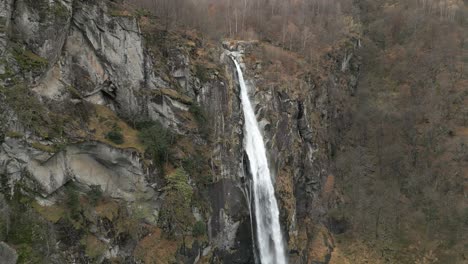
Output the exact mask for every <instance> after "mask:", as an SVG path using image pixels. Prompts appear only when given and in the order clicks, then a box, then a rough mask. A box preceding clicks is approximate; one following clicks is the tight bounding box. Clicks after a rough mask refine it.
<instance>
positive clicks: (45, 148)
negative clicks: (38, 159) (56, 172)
mask: <svg viewBox="0 0 468 264" xmlns="http://www.w3.org/2000/svg"><path fill="white" fill-rule="evenodd" d="M31 146H32V147H33V148H35V149H37V150H40V151H44V152H48V153H56V152H57V149H56V148H55V147H54V146H48V145H44V144H42V143H39V142H33V143H32V144H31Z"/></svg>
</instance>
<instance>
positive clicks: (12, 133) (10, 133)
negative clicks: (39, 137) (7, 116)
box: [5, 131, 24, 138]
mask: <svg viewBox="0 0 468 264" xmlns="http://www.w3.org/2000/svg"><path fill="white" fill-rule="evenodd" d="M5 135H6V136H7V137H10V138H23V137H24V135H23V134H22V133H20V132H16V131H8V132H7V133H6V134H5Z"/></svg>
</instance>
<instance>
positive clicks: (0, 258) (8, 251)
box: [0, 242, 18, 264]
mask: <svg viewBox="0 0 468 264" xmlns="http://www.w3.org/2000/svg"><path fill="white" fill-rule="evenodd" d="M17 260H18V254H17V253H16V251H15V250H14V249H13V248H11V247H10V246H8V245H7V244H6V243H5V242H0V262H1V263H4V264H16V261H17Z"/></svg>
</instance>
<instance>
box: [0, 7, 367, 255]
mask: <svg viewBox="0 0 468 264" xmlns="http://www.w3.org/2000/svg"><path fill="white" fill-rule="evenodd" d="M114 5H115V4H113V3H107V2H100V1H99V2H93V1H84V0H83V1H79V0H74V1H65V0H56V1H45V0H44V1H43V0H41V1H28V0H17V1H8V0H1V1H0V6H2V7H5V8H2V11H1V13H0V18H1V19H0V23H2V24H0V45H1V47H2V52H3V53H2V54H0V55H1V58H0V76H1V78H0V85H1V86H2V89H7V91H23V90H20V89H19V88H17V87H19V86H20V85H26V86H27V88H28V90H33V91H34V93H31V94H28V96H33V97H35V98H37V100H38V101H39V102H41V104H44V105H46V106H47V110H45V111H46V112H47V113H50V112H54V111H57V110H54V109H55V108H54V107H56V106H57V105H58V106H60V107H62V108H60V107H59V109H63V108H68V109H71V113H67V115H71V116H74V115H76V114H77V113H78V111H76V110H77V109H78V105H80V104H85V103H91V104H99V105H103V106H106V107H107V108H109V109H111V110H112V111H114V112H115V113H117V114H118V116H119V117H121V118H124V119H125V120H127V121H129V122H132V121H136V120H154V121H159V122H161V123H162V124H163V126H164V127H167V128H168V129H169V130H171V131H173V132H174V133H175V134H177V135H178V137H181V138H184V139H185V140H186V141H185V142H189V143H188V144H189V145H191V146H188V147H187V146H186V149H183V148H181V147H180V146H179V147H178V150H180V149H182V151H181V152H182V154H180V155H182V156H184V152H187V153H188V152H190V151H188V150H187V149H194V148H197V150H198V149H203V154H204V156H203V158H205V159H204V160H203V161H202V164H203V165H199V166H200V167H202V168H203V169H204V170H205V172H203V173H206V174H208V175H209V176H210V178H211V179H210V183H209V184H206V185H199V186H198V185H196V184H195V183H194V181H196V179H194V178H193V175H192V178H191V179H190V184H191V185H192V187H193V188H194V189H197V191H198V192H199V193H202V194H203V195H201V196H202V198H201V200H203V201H205V202H206V203H207V204H208V209H207V210H205V211H204V212H203V213H202V214H200V213H197V212H198V210H199V209H200V208H198V207H196V206H192V211H193V212H194V213H193V215H194V217H195V218H196V219H200V221H202V222H205V223H206V225H207V226H208V228H207V229H208V230H207V241H203V240H200V241H199V240H197V239H194V240H195V241H196V243H195V242H194V243H193V244H192V245H191V246H190V247H189V246H187V245H186V244H185V242H184V244H177V246H176V249H177V250H174V251H172V249H171V250H169V249H170V248H174V245H173V243H172V242H170V240H171V239H170V238H169V239H167V240H165V239H163V238H160V237H164V236H158V237H157V238H156V237H154V238H153V239H151V236H148V234H156V233H157V232H158V231H155V232H154V233H152V231H148V232H146V233H145V234H146V235H144V234H143V235H141V237H139V238H132V239H130V240H128V241H126V242H125V243H123V242H122V241H121V240H118V239H115V240H113V239H108V238H106V235H103V234H102V233H101V231H99V230H98V231H96V230H91V231H89V230H88V231H87V232H91V233H92V235H93V236H92V237H98V240H99V241H100V242H99V243H103V244H104V246H103V247H104V248H105V249H106V250H104V251H106V252H107V253H105V254H104V253H103V254H102V255H99V256H98V257H96V256H95V259H97V260H98V261H100V262H102V261H104V260H105V259H109V258H112V257H119V258H121V259H124V260H125V261H128V262H129V263H133V262H131V261H135V258H134V255H135V254H136V255H138V253H139V252H140V251H139V250H142V249H145V250H147V251H145V250H142V252H143V253H140V255H141V254H143V255H145V254H146V255H150V252H155V251H156V252H157V254H159V253H160V251H165V250H166V249H164V248H163V249H162V250H161V249H159V250H158V249H157V248H161V247H162V246H161V245H160V244H158V241H161V244H163V243H166V244H164V245H167V251H170V252H173V253H174V255H173V256H170V258H169V259H176V260H177V261H181V262H186V263H193V262H194V261H195V262H196V261H200V262H208V263H252V262H253V261H254V255H253V251H252V250H253V245H252V242H253V239H252V233H253V232H252V230H251V219H250V212H249V206H248V199H247V197H248V184H249V181H250V180H249V176H248V173H247V170H246V166H245V162H247V160H246V157H245V154H244V152H243V149H242V140H243V117H242V112H241V108H240V100H239V96H238V93H239V86H238V83H237V76H236V73H235V67H234V65H233V64H232V62H231V61H230V60H229V59H228V58H227V57H226V56H225V50H224V49H223V48H221V47H219V46H218V47H214V48H213V47H205V46H202V44H201V42H200V41H199V40H198V39H197V38H196V37H191V36H181V37H179V36H175V37H174V36H172V37H174V39H172V38H171V37H167V36H160V35H158V34H159V33H161V32H160V31H157V30H156V31H151V30H153V29H152V28H151V27H150V26H149V27H148V25H145V22H144V21H142V20H140V21H138V19H136V18H134V17H129V16H121V15H116V14H115V13H118V12H120V11H121V10H118V9H117V7H115V6H114ZM142 23H143V25H142ZM145 26H146V27H148V28H149V29H148V28H144V27H145ZM142 27H143V29H142ZM163 38H166V40H165V41H166V42H164V41H162V40H161V39H163ZM355 42H356V41H354V40H351V41H350V42H349V45H347V46H343V47H340V48H339V49H337V50H336V51H334V52H330V54H329V55H328V57H324V64H323V65H324V66H323V67H324V69H322V70H320V71H319V72H310V71H308V70H298V71H297V72H300V73H301V74H297V72H294V71H292V72H283V71H281V70H280V71H278V72H276V74H278V75H286V77H287V78H286V82H285V81H284V80H280V81H278V80H276V78H275V76H274V75H275V72H274V71H273V70H272V69H274V67H280V68H281V67H287V65H281V62H283V63H287V62H291V63H292V64H294V67H296V68H297V69H300V68H301V67H303V68H305V69H308V67H309V66H310V65H307V64H306V63H304V62H302V61H301V59H300V58H298V57H295V56H293V57H288V56H287V58H286V60H281V59H277V58H275V57H270V56H269V54H268V52H265V50H267V49H268V47H269V46H268V45H265V44H262V43H250V42H239V43H226V44H225V46H224V48H225V49H228V50H229V49H230V50H237V51H241V52H242V53H243V56H242V59H243V60H244V61H243V62H244V63H243V67H244V68H245V72H246V75H247V79H248V81H249V83H250V84H251V88H254V87H255V88H256V92H253V93H252V95H253V97H254V98H255V107H256V113H257V116H258V120H259V123H260V124H261V126H262V129H263V132H264V136H265V138H266V144H267V148H268V150H269V154H270V157H269V161H270V163H271V167H272V171H273V172H274V175H275V181H276V189H277V196H278V199H279V203H280V207H281V222H282V224H283V227H284V232H285V235H286V237H287V239H288V245H289V254H290V262H291V263H328V261H329V260H330V258H331V254H332V251H333V246H334V245H333V239H332V237H331V235H330V233H329V231H328V230H327V227H326V212H327V210H328V209H329V208H330V207H333V206H334V205H335V204H336V200H337V199H339V195H336V194H335V191H334V189H333V175H331V174H330V171H331V164H330V157H331V156H332V155H333V148H334V147H335V140H336V135H337V134H336V133H338V129H339V125H338V126H336V125H332V124H334V123H337V124H339V123H340V122H342V121H343V120H344V121H345V120H346V118H345V105H346V98H347V96H350V95H351V94H352V91H353V89H355V85H356V82H355V80H356V78H357V74H358V72H359V63H358V61H359V60H358V59H356V58H354V57H353V58H351V60H350V61H348V62H349V64H348V63H347V62H346V61H347V58H346V57H347V56H346V54H349V53H350V52H352V51H353V49H355V48H356V45H357V43H355ZM161 43H163V44H161ZM200 53H202V54H203V53H207V54H208V55H199V54H200ZM343 61H345V62H346V63H343ZM343 65H344V66H343ZM319 73H324V74H319ZM8 89H9V90H8ZM15 89H16V90H15ZM0 100H4V103H2V105H1V106H0V107H1V108H2V113H3V114H2V117H3V118H4V119H3V121H2V124H1V126H0V128H1V131H0V134H1V135H3V137H5V139H4V140H2V146H1V148H0V174H4V175H5V177H6V179H7V183H2V189H8V188H7V187H9V188H13V187H14V186H15V184H17V183H18V182H23V181H26V183H27V184H26V186H27V187H28V188H27V189H24V190H23V191H22V192H25V193H27V194H28V195H29V196H36V198H37V199H40V200H41V204H45V205H55V206H56V205H57V204H58V205H60V204H63V203H64V202H63V195H62V194H61V193H62V192H63V189H64V188H65V185H66V184H67V183H68V182H70V181H73V182H78V183H79V184H82V185H85V186H88V188H89V186H92V185H100V186H101V189H103V190H104V191H105V193H106V194H105V195H108V196H110V197H113V198H114V199H117V200H118V201H122V200H123V201H124V203H125V204H126V206H127V207H128V208H131V211H132V210H133V212H135V210H134V209H135V208H140V207H143V208H144V210H145V213H144V214H143V216H144V217H143V218H144V219H145V223H146V224H150V225H154V226H158V225H159V224H160V222H158V221H159V220H158V216H159V214H160V210H161V204H163V203H164V201H165V199H167V198H166V197H167V195H168V194H167V193H166V191H165V189H164V188H165V185H166V184H167V182H166V181H165V175H164V172H162V171H161V170H158V169H157V168H156V167H155V166H153V165H152V164H151V162H150V161H148V159H147V156H145V155H144V153H143V152H142V150H141V147H140V146H138V144H137V145H132V146H129V147H131V148H130V149H126V150H121V149H120V148H121V147H118V146H115V145H113V144H111V143H110V142H109V141H106V140H105V139H103V137H102V136H99V135H97V133H99V132H96V128H94V127H89V124H88V123H86V122H83V120H78V121H80V122H78V121H77V123H78V124H77V125H74V126H73V127H70V128H66V129H64V130H65V131H64V132H63V133H64V135H62V136H63V137H66V138H67V140H65V141H64V140H63V137H62V138H54V137H51V136H50V135H49V134H50V133H49V134H47V135H45V134H44V133H38V131H37V130H36V131H33V129H32V127H34V126H33V125H31V124H29V123H28V124H25V120H24V119H22V116H23V115H21V113H18V111H19V110H21V109H22V108H18V107H16V108H15V107H14V106H15V105H16V104H15V105H13V106H12V104H11V103H10V102H8V100H9V97H8V96H2V98H1V99H0ZM15 102H16V101H15ZM8 103H10V104H8ZM51 105H52V106H54V107H51ZM193 105H199V106H200V108H201V109H203V111H204V112H205V113H206V114H205V115H206V116H205V119H204V120H203V122H205V124H204V126H206V127H209V128H210V129H209V133H208V134H209V135H208V136H206V135H204V131H203V129H202V128H201V126H200V124H197V120H196V117H194V114H193V113H192V112H193V109H192V107H193ZM0 120H2V119H0ZM72 120H74V119H72ZM338 121H339V122H338ZM49 122H50V121H49ZM51 122H54V121H53V120H52V121H51ZM100 122H102V121H100ZM70 123H72V122H67V125H69V124H70ZM44 124H48V123H47V122H46V123H40V126H43V125H44ZM337 127H338V129H337ZM39 132H41V131H40V129H39ZM99 141H101V142H99ZM38 144H39V146H45V147H49V148H46V149H44V147H39V148H38ZM56 145H61V147H60V148H53V149H51V148H50V147H52V146H56ZM62 145H65V146H62ZM185 154H186V153H185ZM178 155H179V154H178ZM187 155H195V154H193V153H191V154H187ZM175 156H177V155H175ZM175 159H176V161H174V162H173V163H174V164H175V165H174V166H176V164H180V163H181V162H182V161H181V158H178V157H176V158H175ZM4 185H5V186H4ZM104 185H105V186H104ZM85 189H86V188H85ZM31 191H33V192H32V193H31ZM40 196H42V198H40ZM44 198H45V199H44ZM61 199H62V200H61ZM140 202H141V203H140ZM10 207H11V206H10ZM9 210H10V209H9ZM109 218H112V217H108V218H107V220H106V221H109V220H112V219H109ZM115 221H117V220H114V222H115ZM104 222H105V221H104ZM111 222H112V221H111ZM98 226H99V225H98ZM54 228H55V229H54ZM54 228H53V230H55V231H54V232H57V231H56V229H57V227H54ZM150 230H152V229H150ZM158 234H159V233H158ZM88 237H89V236H88ZM58 239H59V240H60V238H58ZM158 239H160V240H158ZM147 240H153V241H155V242H153V243H155V244H154V245H153V244H151V243H150V245H146V244H144V243H145V242H147ZM162 241H164V242H162ZM7 242H8V241H7ZM174 243H175V242H174ZM153 246H154V248H153ZM64 249H65V252H66V254H65V256H59V255H60V254H58V255H57V256H52V257H51V258H50V260H49V261H52V262H54V263H55V262H57V263H60V261H64V259H66V260H68V261H71V260H74V261H78V262H80V261H85V260H89V257H90V256H84V257H83V256H82V254H84V253H82V252H81V250H80V249H77V248H76V247H74V245H73V243H72V244H70V245H68V246H67V247H66V248H64ZM79 252H81V253H79ZM20 253H21V252H20ZM87 254H88V255H89V252H87ZM161 254H162V253H161ZM146 255H145V256H144V257H141V256H140V259H144V260H145V261H146V262H149V263H151V259H150V258H145V257H146ZM157 256H158V257H157V258H161V256H160V255H157ZM157 258H156V259H157ZM125 263H127V262H125Z"/></svg>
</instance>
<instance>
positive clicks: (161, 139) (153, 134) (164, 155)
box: [137, 121, 174, 167]
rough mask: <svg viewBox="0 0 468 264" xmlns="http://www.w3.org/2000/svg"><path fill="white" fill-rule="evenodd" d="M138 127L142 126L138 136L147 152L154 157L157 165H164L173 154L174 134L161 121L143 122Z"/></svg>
mask: <svg viewBox="0 0 468 264" xmlns="http://www.w3.org/2000/svg"><path fill="white" fill-rule="evenodd" d="M137 128H140V132H139V133H138V137H139V139H140V141H141V143H142V144H143V145H144V146H145V153H146V154H147V155H148V156H149V157H151V159H153V161H154V162H155V163H156V165H158V166H160V167H162V165H163V164H164V163H165V162H167V161H168V160H169V158H170V156H171V151H170V146H171V145H172V144H173V142H174V136H173V135H172V134H171V132H170V131H169V130H168V129H166V128H164V127H163V126H162V125H161V123H159V122H154V121H145V122H141V124H138V125H137Z"/></svg>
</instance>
